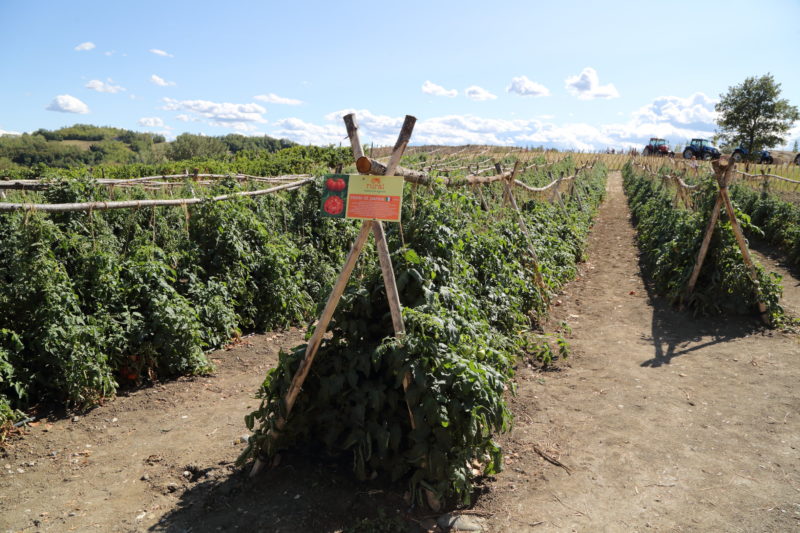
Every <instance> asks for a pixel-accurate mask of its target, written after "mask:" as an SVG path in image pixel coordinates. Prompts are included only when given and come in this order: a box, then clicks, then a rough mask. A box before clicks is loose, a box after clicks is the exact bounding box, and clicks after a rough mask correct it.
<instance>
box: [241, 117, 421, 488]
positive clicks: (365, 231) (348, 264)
mask: <svg viewBox="0 0 800 533" xmlns="http://www.w3.org/2000/svg"><path fill="white" fill-rule="evenodd" d="M416 120H417V119H416V118H415V117H412V116H410V115H407V116H406V120H405V122H404V123H403V128H402V129H401V131H400V135H399V136H398V138H397V143H396V144H395V147H394V150H393V151H392V156H391V158H390V159H389V164H388V165H387V166H386V169H387V170H389V171H391V172H394V169H396V168H397V165H398V163H399V162H400V158H401V157H402V156H403V151H404V150H405V148H406V146H408V142H409V140H410V138H411V133H412V131H413V130H414V123H415V122H416ZM344 122H345V126H346V127H347V135H348V137H349V138H350V146H351V149H352V150H353V158H354V159H356V160H358V159H359V158H361V157H363V156H364V149H363V148H362V146H361V142H360V140H359V138H358V124H357V123H356V119H355V115H354V114H352V113H351V114H349V115H347V116H345V117H344ZM370 231H372V232H373V233H374V234H375V242H376V245H377V248H378V257H379V258H380V263H381V272H382V274H383V281H384V284H385V286H386V294H387V298H388V300H389V309H390V311H391V313H392V325H393V327H394V331H395V336H397V337H401V336H403V335H405V325H404V324H403V315H402V309H401V308H400V297H399V295H398V291H397V283H396V282H395V278H394V269H393V268H392V260H391V257H390V255H389V247H388V246H387V244H386V234H385V233H384V231H383V225H382V224H381V223H380V221H377V220H372V221H370V220H365V221H364V222H362V224H361V231H360V232H359V234H358V238H356V242H355V243H354V244H353V247H352V248H351V249H350V253H349V254H348V255H347V259H346V260H345V264H344V267H343V268H342V271H341V272H340V273H339V277H338V278H337V279H336V284H335V285H334V286H333V289H332V290H331V294H330V295H329V296H328V301H327V302H326V304H325V309H324V310H323V311H322V315H321V316H320V318H319V321H318V322H317V326H316V328H315V329H314V333H313V334H312V335H311V339H310V340H309V342H308V345H307V346H306V353H305V355H304V356H303V360H302V361H301V363H300V367H299V368H298V369H297V372H295V375H294V377H293V378H292V383H291V385H290V386H289V390H288V391H287V393H286V397H285V398H284V404H285V407H286V416H285V417H284V416H279V418H278V420H276V421H275V427H274V432H272V431H271V432H270V434H269V437H270V438H271V439H273V440H274V439H275V437H276V434H277V433H279V432H280V431H281V430H282V429H283V427H284V426H285V425H286V419H287V418H288V417H289V414H290V413H291V411H292V408H293V407H294V404H295V401H296V400H297V395H298V394H300V390H301V388H302V386H303V383H304V382H305V380H306V377H307V376H308V372H309V371H310V370H311V365H312V364H313V362H314V358H315V357H316V354H317V351H318V350H319V346H320V344H321V343H322V337H323V336H324V335H325V332H326V331H327V329H328V325H329V324H330V321H331V318H333V313H334V311H335V310H336V306H337V305H338V304H339V299H340V298H341V296H342V294H343V293H344V290H345V288H346V287H347V281H348V280H349V279H350V276H351V274H352V273H353V269H354V268H355V266H356V262H357V261H358V257H359V255H361V251H362V250H363V248H364V244H365V243H366V242H367V239H368V238H369V234H370ZM409 384H410V376H409V375H408V374H406V376H404V378H403V389H404V390H407V389H408V386H409ZM406 406H407V407H408V414H409V417H410V418H411V427H412V428H414V427H415V424H414V416H413V414H412V412H411V407H410V406H409V405H408V402H406ZM263 468H264V461H263V460H262V459H261V458H260V457H258V458H256V460H255V462H254V464H253V469H252V470H251V471H250V477H253V476H256V475H258V473H259V472H260V471H261V470H262V469H263Z"/></svg>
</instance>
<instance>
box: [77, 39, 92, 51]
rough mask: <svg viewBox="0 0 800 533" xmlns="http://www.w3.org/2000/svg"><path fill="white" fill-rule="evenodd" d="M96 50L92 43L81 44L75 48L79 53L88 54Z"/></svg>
mask: <svg viewBox="0 0 800 533" xmlns="http://www.w3.org/2000/svg"><path fill="white" fill-rule="evenodd" d="M93 48H94V43H93V42H90V41H86V42H85V43H81V44H79V45H78V46H76V47H75V50H77V51H78V52H88V51H89V50H92V49H93Z"/></svg>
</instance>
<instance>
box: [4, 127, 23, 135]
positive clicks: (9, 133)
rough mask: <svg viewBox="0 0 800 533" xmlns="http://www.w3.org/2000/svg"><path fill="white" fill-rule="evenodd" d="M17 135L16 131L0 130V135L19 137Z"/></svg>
mask: <svg viewBox="0 0 800 533" xmlns="http://www.w3.org/2000/svg"><path fill="white" fill-rule="evenodd" d="M19 134H20V133H19V132H18V131H8V130H4V129H3V128H0V135H19Z"/></svg>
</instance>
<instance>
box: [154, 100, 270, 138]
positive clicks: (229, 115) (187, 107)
mask: <svg viewBox="0 0 800 533" xmlns="http://www.w3.org/2000/svg"><path fill="white" fill-rule="evenodd" d="M164 102H165V105H164V107H163V108H162V109H165V110H167V111H187V112H188V113H190V114H191V115H187V114H186V113H183V114H182V116H183V117H185V118H187V119H189V118H191V116H192V115H194V117H197V118H202V119H205V120H206V121H207V122H208V123H209V124H211V125H212V126H220V127H223V128H231V129H234V130H237V131H243V132H247V131H255V129H256V126H255V123H259V124H266V123H267V120H266V119H265V118H264V117H263V116H261V115H263V114H264V113H266V112H267V110H266V109H264V108H263V107H262V106H260V105H258V104H232V103H229V102H211V101H208V100H175V99H172V98H164ZM179 116H181V115H179ZM181 120H183V119H181ZM184 121H185V120H184Z"/></svg>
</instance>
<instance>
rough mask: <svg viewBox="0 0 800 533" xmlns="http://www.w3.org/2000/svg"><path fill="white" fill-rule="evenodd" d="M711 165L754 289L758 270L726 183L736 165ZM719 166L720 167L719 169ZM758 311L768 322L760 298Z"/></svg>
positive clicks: (756, 284)
mask: <svg viewBox="0 0 800 533" xmlns="http://www.w3.org/2000/svg"><path fill="white" fill-rule="evenodd" d="M712 165H713V166H714V172H715V174H716V176H715V177H716V178H717V182H718V183H719V196H720V197H721V198H722V200H723V202H725V211H727V213H728V219H729V220H730V222H731V229H732V230H733V235H734V237H736V243H737V244H738V245H739V250H741V252H742V259H743V260H744V264H745V266H746V267H747V272H748V273H749V274H750V279H751V280H752V281H753V284H754V285H755V286H756V290H758V287H759V282H758V271H757V270H756V266H755V264H754V263H753V259H752V257H750V250H749V248H748V247H747V241H746V240H745V238H744V233H742V228H741V226H739V220H737V218H736V212H735V211H734V210H733V203H732V202H731V198H730V196H729V195H728V184H730V182H731V179H732V177H733V170H734V167H735V166H736V165H735V163H732V162H730V161H725V160H720V161H714V162H713V163H712ZM720 168H721V169H722V170H721V171H720ZM758 311H759V312H760V313H761V320H763V321H764V323H767V324H768V323H769V317H768V316H767V306H766V304H765V303H764V302H762V301H760V300H759V302H758Z"/></svg>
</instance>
